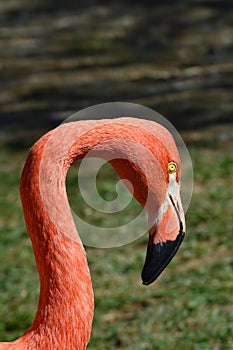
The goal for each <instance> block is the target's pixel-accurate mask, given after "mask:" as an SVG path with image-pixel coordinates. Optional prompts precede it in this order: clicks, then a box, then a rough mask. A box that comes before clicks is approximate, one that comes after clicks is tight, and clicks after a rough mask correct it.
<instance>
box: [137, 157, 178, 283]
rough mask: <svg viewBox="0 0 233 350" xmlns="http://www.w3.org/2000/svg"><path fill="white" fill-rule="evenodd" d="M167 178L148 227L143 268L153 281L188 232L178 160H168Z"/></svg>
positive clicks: (146, 277) (147, 279) (146, 280)
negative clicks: (164, 190) (181, 196)
mask: <svg viewBox="0 0 233 350" xmlns="http://www.w3.org/2000/svg"><path fill="white" fill-rule="evenodd" d="M167 171H168V181H167V186H166V194H165V199H164V201H163V203H162V204H161V205H160V206H159V209H158V211H157V215H156V219H152V220H153V221H152V223H151V224H150V230H149V242H148V246H147V253H146V260H145V264H144V267H143V270H142V282H143V284H144V285H149V284H151V283H152V282H154V281H155V280H156V279H157V277H158V276H159V275H160V274H161V272H162V271H163V270H164V269H165V267H166V266H167V265H168V264H169V262H170V261H171V260H172V258H173V257H174V255H175V254H176V252H177V250H178V248H179V246H180V244H181V243H182V241H183V239H184V236H185V218H184V212H183V208H182V203H181V198H180V184H179V176H178V175H177V164H176V163H175V162H169V163H168V168H167Z"/></svg>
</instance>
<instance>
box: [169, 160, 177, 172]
mask: <svg viewBox="0 0 233 350" xmlns="http://www.w3.org/2000/svg"><path fill="white" fill-rule="evenodd" d="M176 169H177V165H176V163H175V162H170V163H168V171H169V173H170V174H174V173H175V172H176Z"/></svg>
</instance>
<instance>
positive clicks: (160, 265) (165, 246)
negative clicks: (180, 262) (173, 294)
mask: <svg viewBox="0 0 233 350" xmlns="http://www.w3.org/2000/svg"><path fill="white" fill-rule="evenodd" d="M184 236H185V233H184V232H183V231H180V233H179V234H178V236H177V237H176V239H175V240H174V241H171V240H170V241H167V242H165V243H156V244H155V243H153V244H148V247H147V253H146V261H145V264H144V267H143V270H142V283H143V284H144V285H149V284H151V283H152V282H154V281H155V280H156V279H157V278H158V277H159V275H160V274H161V273H162V271H163V270H164V269H165V267H166V266H167V265H168V264H169V262H170V261H171V260H172V258H173V257H174V255H175V254H176V252H177V250H178V249H179V247H180V245H181V243H182V241H183V239H184Z"/></svg>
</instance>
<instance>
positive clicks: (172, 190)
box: [155, 173, 180, 226]
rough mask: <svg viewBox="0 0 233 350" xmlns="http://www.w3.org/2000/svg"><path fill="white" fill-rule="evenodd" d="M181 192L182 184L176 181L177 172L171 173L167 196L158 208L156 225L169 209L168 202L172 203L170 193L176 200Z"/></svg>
mask: <svg viewBox="0 0 233 350" xmlns="http://www.w3.org/2000/svg"><path fill="white" fill-rule="evenodd" d="M179 193H180V186H179V184H178V183H177V181H176V173H172V174H169V183H168V189H167V193H166V197H165V200H164V202H163V203H162V205H161V206H160V207H159V209H158V215H157V218H156V219H155V226H157V225H158V224H159V223H160V221H161V219H162V217H163V215H164V214H165V213H166V211H167V208H168V204H169V203H170V197H169V195H171V196H172V198H173V199H174V201H175V202H176V201H178V199H179Z"/></svg>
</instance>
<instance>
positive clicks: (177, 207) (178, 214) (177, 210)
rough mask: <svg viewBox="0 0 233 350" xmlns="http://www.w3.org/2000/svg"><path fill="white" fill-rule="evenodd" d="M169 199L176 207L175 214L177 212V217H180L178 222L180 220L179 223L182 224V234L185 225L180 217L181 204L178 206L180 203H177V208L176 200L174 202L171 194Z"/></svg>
mask: <svg viewBox="0 0 233 350" xmlns="http://www.w3.org/2000/svg"><path fill="white" fill-rule="evenodd" d="M169 198H170V201H171V202H172V205H173V207H174V210H175V212H176V215H177V217H178V220H179V223H180V233H181V232H183V228H184V227H183V223H182V221H181V217H180V213H179V210H180V209H179V204H178V202H177V206H176V205H175V202H174V200H173V198H172V196H171V195H170V194H169Z"/></svg>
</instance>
